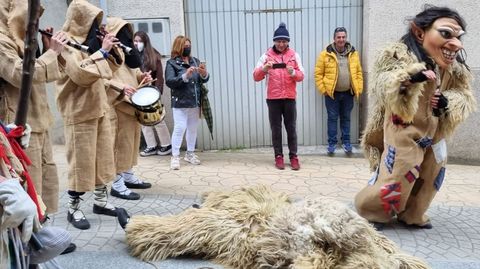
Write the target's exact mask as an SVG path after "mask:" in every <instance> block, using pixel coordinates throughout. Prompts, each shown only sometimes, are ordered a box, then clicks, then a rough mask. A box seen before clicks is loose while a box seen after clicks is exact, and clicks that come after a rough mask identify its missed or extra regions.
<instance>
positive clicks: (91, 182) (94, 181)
mask: <svg viewBox="0 0 480 269" xmlns="http://www.w3.org/2000/svg"><path fill="white" fill-rule="evenodd" d="M102 16H103V12H102V11H101V10H100V9H99V8H97V7H96V6H94V5H92V4H90V3H88V2H87V1H85V0H74V1H72V3H71V4H70V5H69V7H68V10H67V14H66V21H65V24H64V25H63V31H65V32H66V33H67V34H68V36H69V37H70V38H71V39H72V40H73V41H74V42H77V43H79V44H85V45H88V46H89V51H90V52H91V53H92V54H91V55H89V54H86V53H83V52H81V51H79V50H75V49H73V48H68V50H66V51H64V52H63V53H62V57H63V58H64V59H65V61H64V63H63V64H64V68H63V69H64V76H63V77H62V78H61V79H60V80H58V81H57V83H56V86H57V100H56V101H57V107H58V109H59V111H60V113H61V114H62V117H63V120H64V123H65V144H66V147H67V161H68V165H69V171H68V194H69V196H70V200H69V204H68V213H67V220H68V221H69V222H70V223H72V225H73V226H74V227H76V228H78V229H88V228H89V227H90V223H89V222H88V220H87V219H86V216H85V214H84V213H83V211H82V210H81V209H80V202H81V201H82V199H81V198H80V196H81V195H83V194H84V193H85V192H87V191H93V192H94V195H95V201H94V205H93V213H95V214H104V215H109V216H116V215H117V211H116V208H115V207H114V206H113V205H112V204H110V203H109V202H108V201H107V187H106V184H107V183H108V182H110V181H111V180H112V179H113V178H114V176H115V169H114V167H115V165H114V158H113V143H112V142H111V141H112V138H111V137H112V129H111V125H110V118H109V112H110V105H109V103H108V99H107V94H106V89H105V84H104V80H109V79H111V78H112V75H113V72H115V71H116V70H117V69H118V68H119V67H120V65H121V64H122V62H123V59H122V58H121V55H122V54H121V52H120V51H117V50H118V48H117V47H115V46H114V45H115V43H116V38H115V37H114V36H113V35H109V34H107V35H105V36H104V37H103V40H102V41H100V40H99V39H98V37H97V34H96V33H97V28H98V25H100V23H101V21H102Z"/></svg>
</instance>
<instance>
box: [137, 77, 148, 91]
mask: <svg viewBox="0 0 480 269" xmlns="http://www.w3.org/2000/svg"><path fill="white" fill-rule="evenodd" d="M146 79H147V76H144V77H143V79H142V81H140V83H139V84H138V87H137V88H140V87H143V83H144V82H145V80H146Z"/></svg>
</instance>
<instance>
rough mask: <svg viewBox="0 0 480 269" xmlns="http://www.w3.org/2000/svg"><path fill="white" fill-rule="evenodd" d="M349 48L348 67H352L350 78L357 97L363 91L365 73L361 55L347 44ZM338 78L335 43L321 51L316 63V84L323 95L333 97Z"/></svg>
mask: <svg viewBox="0 0 480 269" xmlns="http://www.w3.org/2000/svg"><path fill="white" fill-rule="evenodd" d="M346 46H347V50H348V52H347V53H348V67H349V69H350V80H351V83H352V90H353V93H352V94H355V96H357V98H358V97H359V96H360V94H362V92H363V73H362V65H361V63H360V57H359V56H358V52H357V51H356V50H355V48H354V47H353V46H352V45H350V43H347V44H346ZM337 78H338V60H337V55H336V54H335V50H334V49H333V44H330V45H328V47H327V48H326V49H325V50H323V51H322V52H321V53H320V56H318V58H317V63H316V64H315V84H316V85H317V89H318V91H319V92H320V93H321V94H323V95H328V96H330V97H332V98H333V92H334V90H335V85H337Z"/></svg>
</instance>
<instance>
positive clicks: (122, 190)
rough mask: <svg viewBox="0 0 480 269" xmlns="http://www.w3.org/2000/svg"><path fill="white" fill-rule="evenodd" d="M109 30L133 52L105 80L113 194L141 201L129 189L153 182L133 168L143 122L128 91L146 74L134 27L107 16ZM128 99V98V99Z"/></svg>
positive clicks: (146, 186) (140, 187)
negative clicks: (112, 152)
mask: <svg viewBox="0 0 480 269" xmlns="http://www.w3.org/2000/svg"><path fill="white" fill-rule="evenodd" d="M107 32H109V33H112V34H114V35H115V36H116V37H117V38H118V39H119V40H120V42H122V44H124V45H126V46H129V47H130V48H132V50H131V51H130V54H127V55H125V53H124V55H125V63H124V64H122V65H121V66H120V68H119V69H118V70H117V71H115V72H114V73H113V77H112V79H111V80H108V81H106V85H108V86H109V87H110V89H109V90H108V96H109V103H110V104H111V105H112V110H111V113H110V119H111V125H112V134H113V137H115V139H114V141H115V143H114V152H115V166H116V174H117V175H116V178H115V180H114V181H113V184H112V190H111V192H110V193H111V195H112V196H115V197H118V198H121V199H127V200H138V199H140V195H139V194H138V193H135V192H132V191H130V189H129V188H134V189H147V188H150V187H151V186H152V185H151V184H150V183H146V182H143V181H141V180H139V179H138V178H136V176H135V175H134V173H133V170H132V167H133V166H135V165H137V159H138V154H139V153H138V152H139V146H140V123H139V122H138V120H137V118H136V116H135V112H136V109H135V108H134V107H133V106H132V105H131V104H129V103H128V102H130V100H129V98H128V97H125V95H126V94H127V95H128V90H129V89H132V90H135V88H137V87H138V85H139V83H140V82H141V81H142V79H143V78H144V76H145V74H144V73H142V72H141V71H140V68H139V67H140V65H141V59H140V54H139V53H138V51H137V49H135V48H134V45H133V41H132V38H133V29H132V26H131V24H129V23H128V22H126V21H124V20H122V19H120V18H108V19H107ZM125 98H126V99H125Z"/></svg>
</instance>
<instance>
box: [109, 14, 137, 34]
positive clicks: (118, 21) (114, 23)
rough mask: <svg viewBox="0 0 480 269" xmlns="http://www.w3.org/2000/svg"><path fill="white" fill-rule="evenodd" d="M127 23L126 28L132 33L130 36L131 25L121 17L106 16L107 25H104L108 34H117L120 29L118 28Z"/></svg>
mask: <svg viewBox="0 0 480 269" xmlns="http://www.w3.org/2000/svg"><path fill="white" fill-rule="evenodd" d="M125 25H127V27H128V30H129V31H130V33H132V36H133V27H132V25H131V24H130V23H128V21H126V20H124V19H122V18H118V17H108V18H107V27H106V30H107V32H109V33H110V34H114V35H117V34H118V32H119V31H120V29H122V28H123V26H125Z"/></svg>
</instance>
